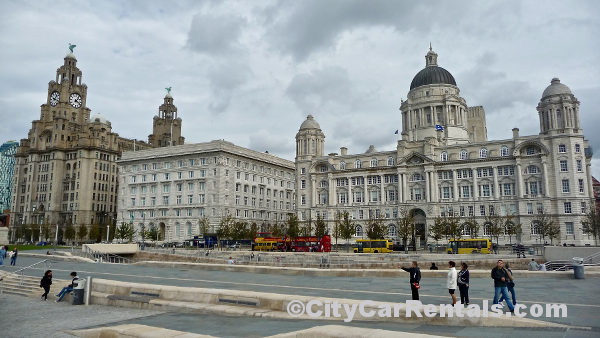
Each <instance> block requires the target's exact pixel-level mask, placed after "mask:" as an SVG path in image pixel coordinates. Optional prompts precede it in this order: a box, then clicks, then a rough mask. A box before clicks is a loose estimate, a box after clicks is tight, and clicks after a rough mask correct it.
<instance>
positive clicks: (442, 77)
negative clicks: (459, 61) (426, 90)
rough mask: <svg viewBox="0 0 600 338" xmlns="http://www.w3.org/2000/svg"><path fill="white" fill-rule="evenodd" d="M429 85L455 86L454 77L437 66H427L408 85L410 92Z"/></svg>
mask: <svg viewBox="0 0 600 338" xmlns="http://www.w3.org/2000/svg"><path fill="white" fill-rule="evenodd" d="M430 84H449V85H453V86H456V81H455V80H454V76H452V74H450V72H449V71H447V70H445V69H444V68H442V67H438V66H427V67H425V68H423V70H421V71H420V72H418V73H417V75H415V77H414V78H413V80H412V82H411V83H410V90H413V89H415V88H417V87H421V86H425V85H430Z"/></svg>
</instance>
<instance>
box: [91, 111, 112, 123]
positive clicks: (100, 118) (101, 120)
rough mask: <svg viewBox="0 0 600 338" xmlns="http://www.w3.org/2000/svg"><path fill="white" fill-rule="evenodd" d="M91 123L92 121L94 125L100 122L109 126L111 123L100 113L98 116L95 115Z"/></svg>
mask: <svg viewBox="0 0 600 338" xmlns="http://www.w3.org/2000/svg"><path fill="white" fill-rule="evenodd" d="M90 121H91V122H92V123H94V122H100V123H103V124H108V123H110V122H109V121H108V120H107V119H106V117H104V116H103V115H102V114H100V113H98V114H95V115H94V116H92V118H91V119H90Z"/></svg>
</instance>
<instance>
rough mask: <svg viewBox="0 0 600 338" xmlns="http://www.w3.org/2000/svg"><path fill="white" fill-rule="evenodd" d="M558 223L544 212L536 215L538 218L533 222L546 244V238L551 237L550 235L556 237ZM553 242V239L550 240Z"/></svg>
mask: <svg viewBox="0 0 600 338" xmlns="http://www.w3.org/2000/svg"><path fill="white" fill-rule="evenodd" d="M555 224H556V221H555V220H554V218H553V217H552V215H550V214H548V213H546V212H545V211H544V210H542V211H541V212H540V213H538V214H537V215H536V217H535V218H534V219H533V221H532V226H537V227H538V233H539V235H540V237H541V238H542V241H544V243H545V242H546V237H550V235H553V236H555V235H556V225H555ZM550 240H551V241H552V239H550Z"/></svg>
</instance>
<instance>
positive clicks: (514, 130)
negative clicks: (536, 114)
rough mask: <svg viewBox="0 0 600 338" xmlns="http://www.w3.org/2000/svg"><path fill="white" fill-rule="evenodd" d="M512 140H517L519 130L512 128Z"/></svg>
mask: <svg viewBox="0 0 600 338" xmlns="http://www.w3.org/2000/svg"><path fill="white" fill-rule="evenodd" d="M512 131H513V138H519V128H513V130H512Z"/></svg>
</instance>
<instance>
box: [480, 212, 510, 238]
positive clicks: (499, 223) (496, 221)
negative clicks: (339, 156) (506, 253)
mask: <svg viewBox="0 0 600 338" xmlns="http://www.w3.org/2000/svg"><path fill="white" fill-rule="evenodd" d="M484 226H485V227H487V230H488V236H490V240H491V241H492V243H493V242H494V239H496V245H498V240H499V238H500V235H502V234H503V233H504V227H505V221H504V219H503V217H502V216H500V215H489V216H486V217H485V223H484Z"/></svg>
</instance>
